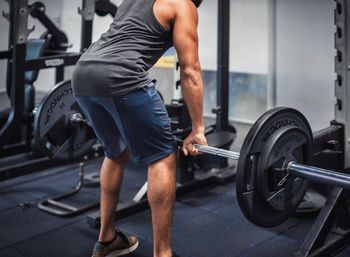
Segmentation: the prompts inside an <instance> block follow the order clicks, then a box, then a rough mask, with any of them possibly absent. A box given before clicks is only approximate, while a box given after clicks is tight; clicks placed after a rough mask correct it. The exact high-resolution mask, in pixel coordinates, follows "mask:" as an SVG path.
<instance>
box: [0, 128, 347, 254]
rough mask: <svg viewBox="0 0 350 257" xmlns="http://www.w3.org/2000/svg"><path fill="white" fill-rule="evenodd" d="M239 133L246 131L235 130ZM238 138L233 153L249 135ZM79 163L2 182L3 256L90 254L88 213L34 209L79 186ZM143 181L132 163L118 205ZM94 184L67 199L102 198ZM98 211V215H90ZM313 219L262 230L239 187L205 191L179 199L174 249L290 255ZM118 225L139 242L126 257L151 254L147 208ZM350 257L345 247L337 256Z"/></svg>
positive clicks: (92, 234)
mask: <svg viewBox="0 0 350 257" xmlns="http://www.w3.org/2000/svg"><path fill="white" fill-rule="evenodd" d="M237 129H238V131H246V130H247V128H245V127H244V126H243V127H240V126H239V125H237ZM244 136H245V135H244V133H240V134H239V138H238V139H237V140H236V142H235V144H234V146H233V149H234V150H239V146H240V144H241V143H242V139H243V138H244ZM100 163H101V159H95V160H91V161H88V163H87V164H86V168H85V169H86V172H87V173H91V172H95V171H97V170H98V169H99V166H100ZM78 171H79V168H78V164H74V165H69V166H65V167H59V168H54V169H50V170H44V171H41V172H38V173H35V174H31V175H27V176H23V177H19V178H15V179H12V180H7V181H4V182H1V183H0V195H1V197H0V256H4V257H62V256H64V257H87V256H91V249H92V247H93V244H94V242H95V240H96V238H97V235H98V231H97V230H95V229H92V228H90V227H89V226H88V225H87V219H86V217H87V214H88V213H89V212H86V213H83V214H80V215H77V216H75V217H70V218H62V217H57V216H53V215H51V214H48V213H46V212H43V211H41V210H39V209H38V208H37V203H38V202H39V201H40V200H42V199H45V198H46V197H48V196H52V195H54V194H57V193H61V192H63V191H65V190H69V189H71V188H72V187H74V186H75V184H76V182H77V180H78ZM145 179H146V167H134V166H132V165H131V164H130V165H128V167H127V170H126V172H125V177H124V184H123V188H122V193H121V201H127V200H128V199H131V198H132V197H133V195H134V194H135V193H136V192H137V191H138V189H139V188H140V187H141V186H142V185H143V183H144V182H145ZM98 195H99V189H98V188H97V187H86V188H84V189H83V190H82V192H80V193H79V195H78V196H76V197H73V198H72V199H71V200H70V201H71V202H76V203H80V204H81V203H86V202H92V201H96V200H97V199H98ZM93 211H96V209H95V210H93ZM313 219H314V217H312V216H311V217H307V218H301V217H292V218H290V219H289V220H288V221H287V222H285V223H284V224H282V225H281V226H279V227H276V228H272V229H264V228H260V227H257V226H254V225H252V224H250V223H249V222H248V221H247V220H246V219H245V218H244V217H243V214H242V213H241V211H240V210H239V207H238V203H237V200H236V198H235V183H229V184H226V185H224V186H223V185H218V186H214V187H207V188H203V189H201V190H200V191H197V192H194V193H191V194H189V195H186V196H184V197H182V198H179V199H177V201H176V210H175V217H174V226H173V248H174V251H175V252H176V253H177V254H179V255H180V256H182V257H234V256H240V257H283V256H293V255H294V252H295V251H297V250H298V247H299V246H300V245H301V243H302V241H303V239H304V238H305V236H306V234H307V232H308V230H309V228H310V226H311V225H312V221H313ZM117 224H118V227H119V228H120V229H121V230H123V231H124V232H126V233H127V234H133V235H136V236H137V237H138V238H139V239H140V246H139V248H138V249H137V250H136V251H135V252H134V253H132V254H130V255H129V256H130V257H132V256H134V257H151V256H152V234H151V224H150V211H149V210H147V211H143V212H140V213H138V214H135V215H133V216H130V217H127V218H124V219H122V220H119V221H118V223H117ZM337 256H338V257H345V256H350V250H349V249H347V250H345V251H343V252H342V253H340V254H338V255H337Z"/></svg>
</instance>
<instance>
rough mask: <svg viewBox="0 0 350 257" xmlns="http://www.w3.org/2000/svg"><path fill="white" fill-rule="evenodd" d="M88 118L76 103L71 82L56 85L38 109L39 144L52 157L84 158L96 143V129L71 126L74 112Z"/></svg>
mask: <svg viewBox="0 0 350 257" xmlns="http://www.w3.org/2000/svg"><path fill="white" fill-rule="evenodd" d="M77 112H78V113H80V114H82V116H83V118H84V115H83V113H82V111H81V109H80V107H79V105H78V103H77V102H76V100H75V97H74V95H73V90H72V87H71V82H70V81H63V82H60V83H58V84H57V85H56V86H54V87H53V88H52V89H51V90H50V91H49V92H48V93H47V94H46V96H45V97H44V98H43V100H42V101H41V103H40V105H39V106H38V108H37V111H36V114H35V120H34V136H35V145H36V146H37V147H38V149H39V150H40V151H41V152H42V153H43V154H45V155H47V156H49V157H50V158H55V159H61V160H68V159H69V160H73V159H79V158H81V157H83V155H84V154H86V152H87V151H88V150H89V149H90V148H91V146H92V145H93V144H94V143H95V141H96V138H95V136H94V134H93V132H92V129H91V128H90V127H89V126H88V125H86V124H83V123H79V124H74V125H73V124H71V122H70V117H71V115H72V114H73V113H77Z"/></svg>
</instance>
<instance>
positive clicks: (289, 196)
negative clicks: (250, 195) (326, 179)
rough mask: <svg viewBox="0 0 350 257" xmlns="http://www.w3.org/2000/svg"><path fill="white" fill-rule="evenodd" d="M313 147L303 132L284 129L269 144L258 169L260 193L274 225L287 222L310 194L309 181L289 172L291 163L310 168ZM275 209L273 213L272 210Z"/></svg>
mask: <svg viewBox="0 0 350 257" xmlns="http://www.w3.org/2000/svg"><path fill="white" fill-rule="evenodd" d="M312 156H313V153H312V144H311V142H309V136H308V135H307V134H306V133H305V132H304V131H303V130H302V129H300V128H297V127H292V126H291V127H289V126H287V127H284V128H282V129H280V130H279V131H278V132H276V133H274V134H273V135H272V136H271V137H270V138H269V139H268V141H267V143H266V145H265V147H264V150H263V152H262V153H261V156H260V158H259V162H258V168H257V179H258V181H259V183H257V185H256V186H257V191H258V193H259V197H260V198H261V200H262V203H265V204H266V208H268V209H269V212H274V213H275V215H276V216H278V217H276V216H275V220H274V222H283V221H284V220H285V219H286V218H288V217H289V216H290V215H291V214H292V213H293V212H294V211H295V209H296V208H297V207H298V206H299V204H300V202H301V200H302V199H303V197H304V195H305V193H306V190H307V186H308V185H307V181H306V180H305V179H303V178H300V177H296V176H294V175H292V174H290V173H288V172H287V171H286V168H287V165H288V163H289V162H291V161H296V162H297V163H304V164H310V162H311V160H312ZM270 208H271V210H270Z"/></svg>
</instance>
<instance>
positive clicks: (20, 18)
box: [0, 0, 95, 181]
mask: <svg viewBox="0 0 350 257" xmlns="http://www.w3.org/2000/svg"><path fill="white" fill-rule="evenodd" d="M4 1H6V2H7V3H8V5H9V13H5V12H3V16H4V17H5V18H6V19H7V20H8V21H9V44H8V45H9V48H8V50H7V51H0V59H7V60H8V73H7V74H8V77H7V82H8V83H11V87H10V88H11V97H10V103H11V110H10V114H9V116H8V119H7V121H6V123H5V124H4V126H3V127H2V128H1V129H0V150H2V149H6V151H8V152H11V150H12V149H10V148H9V147H8V146H7V145H6V144H7V143H8V141H9V139H11V137H12V136H14V134H15V133H16V132H17V131H16V129H15V128H17V127H19V126H20V125H21V123H22V122H23V118H24V117H23V114H24V84H25V72H26V71H38V70H41V69H48V68H55V71H56V82H58V81H61V80H63V79H64V72H63V69H64V67H65V66H70V65H75V64H76V62H77V61H78V60H79V58H80V56H81V54H82V52H78V53H67V52H64V53H59V52H57V53H55V54H52V55H48V56H43V57H39V58H36V59H30V60H26V59H25V58H26V43H27V39H28V35H29V34H30V32H31V31H33V29H34V28H33V29H28V16H29V7H28V0H4ZM79 13H80V14H81V16H82V25H81V26H82V29H81V50H82V51H84V50H85V49H86V48H87V47H88V46H89V45H90V44H91V41H92V20H93V15H94V13H95V0H82V8H81V9H80V8H79ZM16 147H18V146H16ZM29 150H31V149H29ZM30 154H31V153H29V155H30ZM11 163H15V164H16V165H14V166H13V167H12V166H11V167H5V168H4V167H1V168H0V181H1V180H5V179H9V178H13V177H17V176H21V175H25V174H28V173H31V172H34V171H39V170H40V169H43V168H48V167H52V166H56V165H58V164H59V163H57V162H55V161H52V160H49V158H47V157H40V158H34V157H30V158H29V160H28V161H26V163H23V156H21V159H20V160H19V161H18V162H16V161H15V160H12V162H11ZM18 163H20V167H19V166H18ZM62 164H63V163H62Z"/></svg>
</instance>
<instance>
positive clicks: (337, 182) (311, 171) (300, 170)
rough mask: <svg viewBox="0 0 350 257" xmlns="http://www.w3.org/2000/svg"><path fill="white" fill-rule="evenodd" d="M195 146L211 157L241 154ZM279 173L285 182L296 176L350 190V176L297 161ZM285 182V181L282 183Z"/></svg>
mask: <svg viewBox="0 0 350 257" xmlns="http://www.w3.org/2000/svg"><path fill="white" fill-rule="evenodd" d="M176 141H177V142H178V143H179V144H181V145H182V144H183V141H182V140H178V139H177V140H176ZM193 146H194V147H195V148H196V149H197V150H198V151H199V152H201V153H206V154H210V155H215V156H219V157H223V158H227V159H232V160H239V156H240V153H239V152H234V151H230V150H225V149H221V148H216V147H213V146H206V145H200V144H193ZM275 170H276V171H277V172H285V173H286V174H285V176H283V180H285V179H284V178H285V177H286V176H288V175H289V174H292V175H295V176H297V177H302V178H306V179H308V180H310V181H312V182H316V183H320V184H327V185H333V186H337V187H341V188H344V189H347V190H350V175H348V174H344V173H340V172H335V171H331V170H327V169H322V168H319V167H314V166H309V165H303V164H299V163H297V162H296V161H289V162H288V163H287V164H286V165H285V167H280V168H275ZM281 182H283V181H281Z"/></svg>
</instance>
